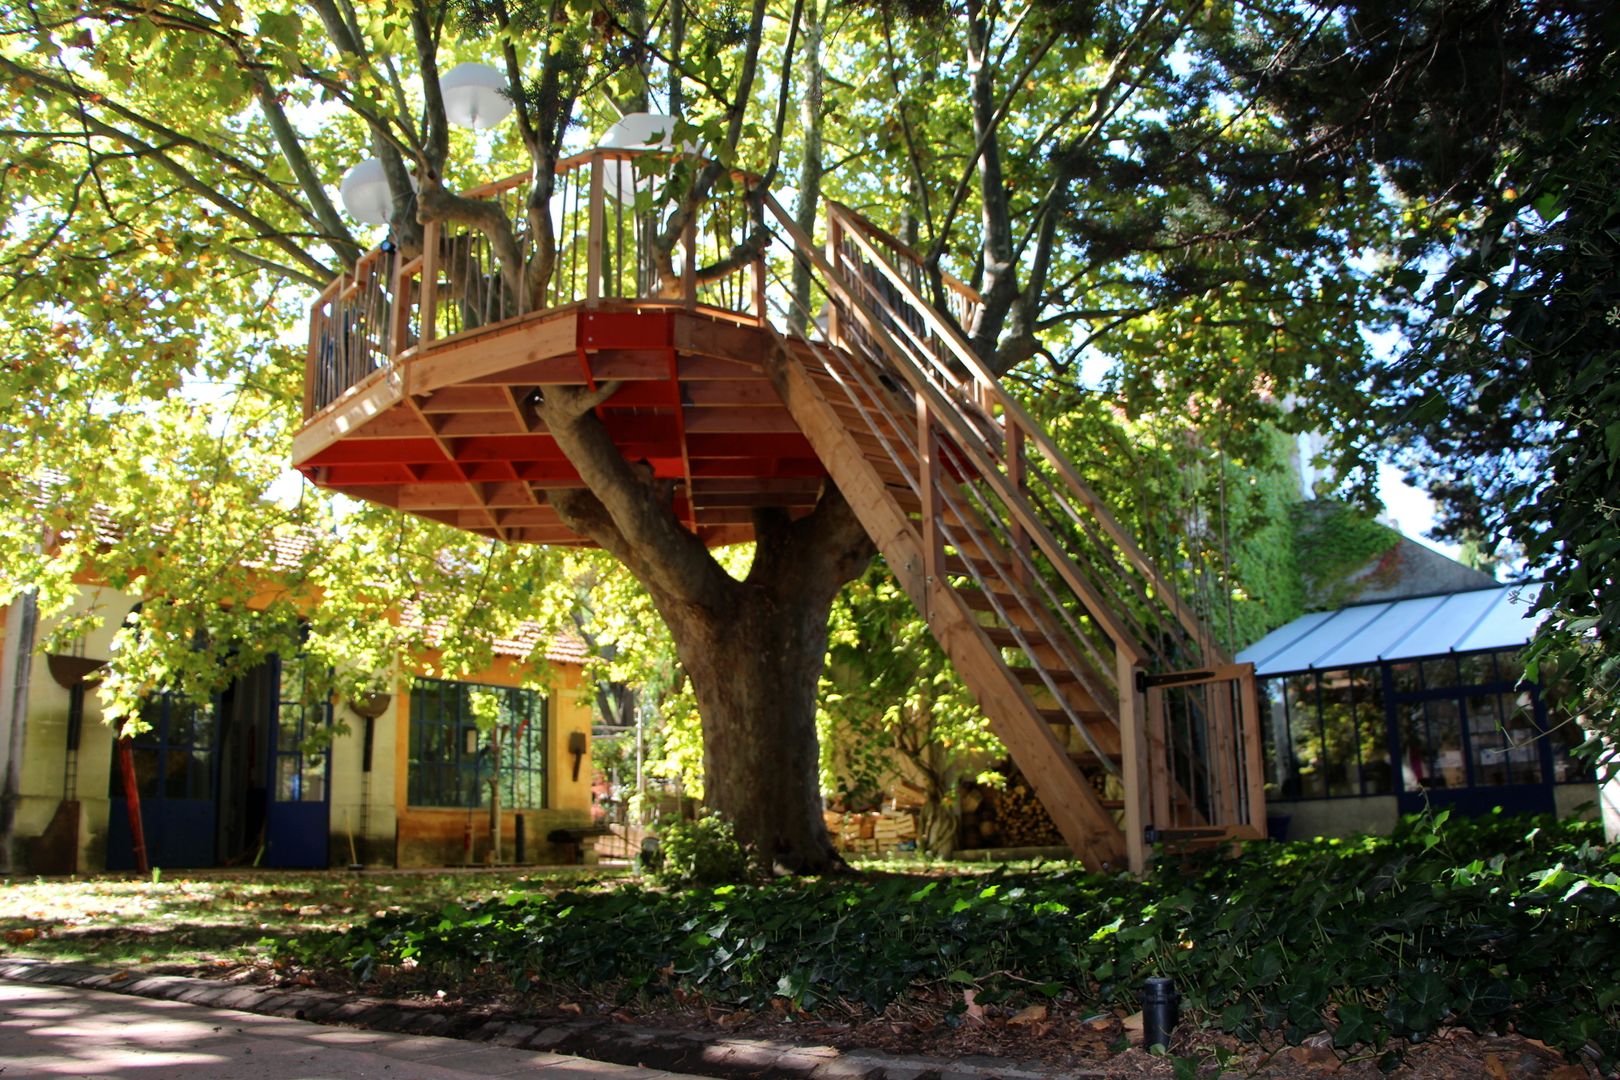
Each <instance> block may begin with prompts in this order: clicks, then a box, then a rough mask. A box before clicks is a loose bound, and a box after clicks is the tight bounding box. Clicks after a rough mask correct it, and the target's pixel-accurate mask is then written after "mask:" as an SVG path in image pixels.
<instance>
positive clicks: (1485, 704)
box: [1468, 694, 1511, 787]
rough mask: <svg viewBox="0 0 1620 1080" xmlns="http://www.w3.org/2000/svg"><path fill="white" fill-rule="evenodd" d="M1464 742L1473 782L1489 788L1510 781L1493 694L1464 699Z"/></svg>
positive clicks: (1497, 706) (1500, 719)
mask: <svg viewBox="0 0 1620 1080" xmlns="http://www.w3.org/2000/svg"><path fill="white" fill-rule="evenodd" d="M1468 745H1469V747H1470V749H1471V750H1472V751H1473V755H1474V783H1475V784H1478V785H1480V786H1485V787H1493V786H1497V785H1501V784H1506V783H1510V782H1511V778H1510V776H1509V770H1508V748H1507V744H1506V743H1505V742H1504V741H1503V739H1502V716H1501V708H1500V706H1499V705H1498V703H1497V699H1496V695H1495V694H1478V695H1475V696H1474V697H1471V698H1469V699H1468Z"/></svg>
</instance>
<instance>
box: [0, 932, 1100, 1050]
mask: <svg viewBox="0 0 1620 1080" xmlns="http://www.w3.org/2000/svg"><path fill="white" fill-rule="evenodd" d="M0 979H8V980H11V981H12V982H22V983H42V984H46V985H51V986H76V987H81V988H83V989H86V990H102V991H110V992H112V993H118V994H130V995H134V996H138V997H149V998H160V999H164V1000H167V1001H182V1002H186V1003H187V1004H191V1005H201V1006H205V1007H208V1008H215V1009H237V1010H239V1011H241V1012H250V1013H258V1014H261V1015H264V1016H280V1017H285V1018H288V1019H294V1020H308V1021H311V1022H314V1023H321V1024H347V1025H351V1026H353V1027H358V1028H365V1029H367V1030H371V1031H390V1032H397V1033H400V1034H407V1035H436V1036H441V1037H445V1038H454V1039H466V1040H469V1041H472V1042H487V1043H494V1044H496V1045H498V1046H507V1047H513V1048H517V1049H525V1050H536V1051H546V1052H550V1053H559V1054H572V1055H574V1056H576V1057H582V1058H590V1059H592V1060H595V1061H606V1062H611V1063H613V1064H616V1065H634V1066H640V1067H645V1068H651V1069H662V1070H664V1071H667V1072H675V1073H695V1074H699V1075H703V1076H711V1077H720V1078H722V1080H1050V1077H1051V1075H1052V1074H1051V1073H1047V1072H1040V1071H1034V1070H1029V1069H1021V1068H1016V1067H1012V1066H1010V1065H1009V1064H1008V1063H1006V1062H1003V1061H997V1060H995V1059H991V1058H966V1059H959V1060H950V1059H945V1058H930V1057H898V1056H895V1055H892V1054H886V1053H883V1052H882V1051H877V1050H853V1051H847V1052H846V1051H841V1050H838V1049H837V1048H835V1047H831V1046H807V1045H802V1044H799V1043H791V1042H784V1041H781V1040H776V1039H733V1038H728V1037H726V1036H724V1035H718V1034H711V1033H706V1032H697V1031H689V1032H682V1031H670V1030H668V1029H666V1028H649V1027H639V1026H636V1025H634V1024H621V1023H618V1022H616V1021H612V1020H608V1019H588V1020H587V1019H580V1020H545V1021H540V1022H538V1023H528V1022H525V1021H523V1020H519V1019H514V1018H512V1017H501V1016H490V1015H489V1014H488V1013H486V1012H483V1011H480V1010H456V1011H453V1010H448V1009H444V1008H443V1007H435V1006H429V1005H417V1004H414V1003H411V1002H408V1001H390V1000H386V999H383V998H370V997H364V996H351V995H348V994H336V993H332V992H331V991H327V990H313V989H310V990H305V989H297V990H286V989H277V988H269V987H260V986H249V985H244V984H241V983H228V982H221V981H220V980H218V979H201V978H195V977H192V976H188V975H143V974H141V973H140V972H139V971H128V972H126V971H107V970H105V969H103V968H95V967H90V966H88V965H84V964H68V963H51V962H48V961H41V960H17V959H9V960H0ZM1065 1075H1066V1076H1071V1077H1074V1076H1083V1075H1084V1074H1077V1073H1073V1072H1066V1073H1065Z"/></svg>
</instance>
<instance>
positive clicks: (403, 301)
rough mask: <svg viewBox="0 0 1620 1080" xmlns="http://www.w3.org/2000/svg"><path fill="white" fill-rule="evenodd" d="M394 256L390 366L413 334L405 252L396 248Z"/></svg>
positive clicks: (389, 338)
mask: <svg viewBox="0 0 1620 1080" xmlns="http://www.w3.org/2000/svg"><path fill="white" fill-rule="evenodd" d="M393 258H394V273H393V275H392V276H393V281H392V282H390V283H389V288H391V289H392V290H393V292H394V298H393V305H392V306H391V307H390V308H389V314H390V315H391V316H392V317H391V318H390V319H389V320H388V322H389V326H388V366H389V367H393V366H394V359H395V357H397V356H399V354H400V353H402V352H404V351H405V348H406V343H407V342H408V340H409V339H410V336H411V279H410V276H409V275H408V274H406V273H405V261H406V260H405V254H404V252H401V251H399V250H398V249H397V248H396V249H395V251H394V256H393Z"/></svg>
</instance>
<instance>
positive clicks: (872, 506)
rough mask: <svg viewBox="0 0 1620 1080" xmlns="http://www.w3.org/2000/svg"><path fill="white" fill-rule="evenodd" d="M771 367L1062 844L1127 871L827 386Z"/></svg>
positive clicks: (1117, 839) (1097, 814) (1116, 842)
mask: <svg viewBox="0 0 1620 1080" xmlns="http://www.w3.org/2000/svg"><path fill="white" fill-rule="evenodd" d="M766 367H767V370H768V372H769V374H770V376H771V380H772V382H773V383H774V384H775V386H776V390H777V393H778V394H780V395H781V397H782V401H783V403H784V404H785V405H786V406H787V408H788V411H789V412H790V413H791V414H792V415H793V418H794V420H795V421H796V422H797V423H798V425H799V429H800V430H801V431H802V432H803V433H804V435H805V437H806V438H807V439H808V440H809V442H810V445H811V446H812V447H813V448H814V449H815V452H816V454H817V456H818V457H819V458H820V459H821V462H822V464H823V465H825V466H826V468H827V471H828V473H829V474H830V475H831V476H832V479H833V482H834V483H836V484H837V485H838V489H839V491H841V492H842V493H843V495H844V498H845V500H846V501H848V502H849V504H850V507H851V509H853V510H854V512H855V515H856V517H857V518H858V519H859V520H860V522H861V524H862V526H863V527H864V528H865V529H866V532H867V535H868V536H870V537H871V538H872V541H873V543H875V544H876V545H877V547H878V550H880V551H881V552H883V556H884V558H885V559H886V560H887V561H888V564H889V567H890V569H891V570H892V571H893V573H894V575H895V578H896V580H897V581H898V582H899V583H900V587H901V588H902V589H904V590H905V592H906V595H907V596H909V597H910V598H911V601H912V603H913V604H915V605H916V607H917V610H918V611H919V612H921V613H922V614H923V616H924V618H925V619H926V621H927V622H928V627H929V630H930V631H931V632H932V633H933V635H934V638H935V640H937V641H938V642H939V644H940V647H941V648H942V649H944V651H945V655H946V656H948V657H950V659H951V663H952V664H953V665H954V666H955V668H956V671H957V673H958V674H959V675H960V676H961V677H962V681H963V682H964V683H965V684H966V685H967V686H968V689H969V690H970V691H972V693H973V696H974V698H975V699H976V700H977V701H978V703H979V707H980V708H982V709H983V710H984V712H985V715H986V717H988V718H989V720H990V725H991V730H992V731H994V732H995V734H996V737H997V738H998V739H1000V740H1001V741H1002V743H1003V744H1004V745H1006V747H1007V751H1008V753H1009V754H1010V755H1011V756H1012V759H1013V762H1014V763H1015V764H1016V765H1017V766H1018V768H1019V770H1020V771H1022V772H1023V774H1024V776H1025V778H1026V779H1027V780H1028V781H1029V782H1030V785H1031V786H1032V787H1033V788H1034V791H1035V794H1036V795H1037V797H1039V799H1040V800H1041V803H1042V804H1043V805H1044V806H1045V807H1046V809H1047V812H1048V813H1049V814H1050V815H1051V817H1052V821H1053V823H1054V824H1055V825H1056V826H1057V828H1058V831H1059V832H1060V833H1061V834H1062V835H1063V839H1064V840H1065V841H1066V842H1067V843H1068V845H1069V846H1070V848H1072V849H1073V850H1074V852H1075V854H1076V855H1077V856H1078V857H1079V858H1080V859H1081V860H1083V861H1084V862H1085V863H1086V865H1087V866H1088V867H1090V868H1091V869H1096V870H1102V869H1115V868H1119V867H1121V866H1123V865H1124V864H1125V856H1126V842H1125V834H1124V832H1123V831H1122V830H1121V829H1120V827H1119V824H1118V822H1116V821H1115V820H1114V816H1113V814H1112V813H1111V812H1110V811H1109V810H1108V809H1107V808H1105V807H1104V806H1103V805H1102V802H1101V800H1100V799H1099V798H1098V796H1097V793H1096V791H1095V790H1094V789H1093V788H1092V786H1091V784H1090V782H1089V781H1087V779H1086V778H1085V776H1084V775H1082V774H1081V772H1080V769H1079V768H1078V767H1077V766H1076V765H1075V763H1074V761H1073V760H1071V759H1070V758H1069V755H1068V752H1067V750H1065V749H1064V747H1063V746H1062V744H1060V743H1059V742H1058V740H1057V738H1056V737H1055V736H1054V735H1053V733H1052V729H1051V727H1050V726H1049V725H1048V724H1047V723H1046V722H1045V720H1044V719H1043V718H1042V716H1041V711H1040V709H1039V708H1038V707H1037V706H1036V705H1035V703H1034V701H1033V700H1032V699H1031V698H1030V696H1029V694H1028V693H1027V692H1026V691H1025V690H1024V687H1023V685H1022V684H1021V683H1020V682H1019V681H1018V678H1017V676H1016V675H1014V674H1013V672H1012V671H1011V670H1010V669H1009V668H1008V666H1007V664H1006V662H1005V661H1004V660H1003V659H1002V657H1001V653H1000V650H999V649H998V648H997V647H996V646H995V645H994V644H992V643H991V641H990V640H989V638H988V637H986V635H985V633H984V630H983V628H982V627H981V626H980V625H979V622H978V620H977V618H975V616H974V613H973V612H972V610H971V609H970V608H968V606H967V604H966V602H965V601H964V600H963V598H962V596H961V595H960V594H958V593H957V591H956V590H954V589H952V588H951V587H950V584H949V583H948V582H947V581H946V580H944V579H943V578H942V577H941V578H936V579H933V580H929V579H928V578H927V577H926V576H925V574H924V571H923V567H924V559H923V541H922V537H921V536H919V535H918V532H917V530H916V528H915V527H914V525H913V523H912V521H911V520H910V518H909V517H908V516H907V515H906V512H905V510H904V508H903V507H901V506H900V504H899V503H898V502H897V501H896V500H895V498H894V497H893V495H892V494H891V493H890V492H889V489H888V487H887V486H886V485H885V484H884V481H883V479H882V477H880V476H879V475H878V473H877V470H876V469H875V468H874V467H873V466H872V463H871V462H870V461H868V460H867V458H866V456H865V454H864V453H863V452H862V450H861V448H860V447H859V446H858V445H857V444H856V442H855V440H854V439H853V438H852V436H851V435H850V433H849V431H848V430H847V428H846V427H845V426H844V423H843V422H842V421H841V420H840V419H839V417H838V415H837V413H836V411H835V410H834V409H833V407H832V405H831V404H830V403H829V402H828V401H827V399H826V396H825V395H824V394H823V393H822V392H821V388H820V387H818V386H817V385H816V384H815V381H814V379H812V378H811V377H810V374H809V373H808V372H807V371H806V370H805V368H804V365H803V364H802V363H801V362H800V361H799V360H798V359H797V358H796V357H794V356H792V355H791V354H790V350H789V349H788V347H787V346H786V343H785V342H782V341H781V340H780V339H779V347H778V349H777V350H776V351H775V352H774V353H773V354H772V355H771V357H770V358H769V360H768V361H767V364H766Z"/></svg>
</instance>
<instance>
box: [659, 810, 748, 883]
mask: <svg viewBox="0 0 1620 1080" xmlns="http://www.w3.org/2000/svg"><path fill="white" fill-rule="evenodd" d="M659 839H660V840H661V841H662V843H661V844H660V845H659V846H660V851H661V855H662V858H661V859H660V860H659V866H658V867H657V868H656V869H654V870H653V876H654V877H655V878H656V879H657V880H659V881H662V882H666V883H672V884H685V885H724V884H727V883H729V882H734V881H742V880H744V879H746V878H747V877H748V873H749V865H748V852H746V851H744V850H743V847H742V845H741V844H739V843H737V834H736V831H735V830H734V829H733V828H732V827H731V822H729V821H727V820H726V819H725V818H723V817H721V816H720V815H719V814H713V813H710V814H704V815H703V816H702V817H700V818H697V819H696V820H695V821H680V820H677V821H673V822H671V823H669V824H668V825H666V826H664V827H663V828H661V829H660V830H659Z"/></svg>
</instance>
